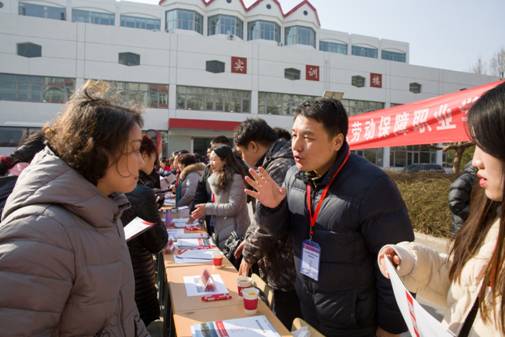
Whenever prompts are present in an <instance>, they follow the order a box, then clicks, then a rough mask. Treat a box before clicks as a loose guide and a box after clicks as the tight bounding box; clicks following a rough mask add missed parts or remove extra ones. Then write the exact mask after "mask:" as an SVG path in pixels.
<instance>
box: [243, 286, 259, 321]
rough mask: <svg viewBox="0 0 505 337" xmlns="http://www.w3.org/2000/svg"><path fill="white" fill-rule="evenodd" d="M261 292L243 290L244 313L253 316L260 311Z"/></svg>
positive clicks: (250, 289)
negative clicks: (259, 299) (259, 297)
mask: <svg viewBox="0 0 505 337" xmlns="http://www.w3.org/2000/svg"><path fill="white" fill-rule="evenodd" d="M258 296H259V290H258V289H256V288H245V289H242V297H243V298H244V311H245V312H246V314H248V315H253V314H255V313H256V311H257V310H258Z"/></svg>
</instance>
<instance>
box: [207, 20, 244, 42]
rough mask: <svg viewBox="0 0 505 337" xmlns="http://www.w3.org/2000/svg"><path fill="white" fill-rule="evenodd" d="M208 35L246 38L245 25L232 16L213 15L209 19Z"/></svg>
mask: <svg viewBox="0 0 505 337" xmlns="http://www.w3.org/2000/svg"><path fill="white" fill-rule="evenodd" d="M208 21H209V22H208V26H207V28H208V29H207V31H208V35H209V36H210V35H216V34H227V35H236V36H238V37H240V38H241V39H243V38H244V23H243V22H242V20H240V19H239V18H237V17H235V16H231V15H213V16H210V17H209V20H208Z"/></svg>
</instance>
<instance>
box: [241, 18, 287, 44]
mask: <svg viewBox="0 0 505 337" xmlns="http://www.w3.org/2000/svg"><path fill="white" fill-rule="evenodd" d="M247 39H248V40H270V41H277V42H281V27H280V26H279V25H278V24H276V23H275V22H271V21H263V20H256V21H252V22H249V23H248V24H247Z"/></svg>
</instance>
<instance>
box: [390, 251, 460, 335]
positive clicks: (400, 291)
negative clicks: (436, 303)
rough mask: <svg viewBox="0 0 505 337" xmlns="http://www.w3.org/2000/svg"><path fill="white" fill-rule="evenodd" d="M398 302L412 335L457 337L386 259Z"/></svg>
mask: <svg viewBox="0 0 505 337" xmlns="http://www.w3.org/2000/svg"><path fill="white" fill-rule="evenodd" d="M385 261H386V267H387V270H388V273H389V279H390V280H391V284H392V285H393V291H394V293H395V299H396V303H397V304H398V307H399V308H400V311H401V313H402V316H403V319H404V320H405V323H406V324H407V327H408V328H409V332H410V334H411V335H412V337H455V335H454V334H453V333H452V332H451V331H449V330H448V329H447V327H445V326H444V325H442V323H440V322H439V321H438V320H437V319H436V318H435V317H433V316H431V314H430V313H429V312H428V311H426V309H424V308H423V307H422V306H421V305H420V304H419V303H418V302H417V301H416V300H415V298H414V297H413V296H412V295H411V294H410V292H409V291H408V290H407V288H405V286H404V285H403V283H402V281H401V280H400V277H399V276H398V274H397V273H396V269H395V267H393V264H392V263H391V261H389V259H387V258H386V259H385Z"/></svg>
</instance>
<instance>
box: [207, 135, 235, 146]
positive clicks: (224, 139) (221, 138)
mask: <svg viewBox="0 0 505 337" xmlns="http://www.w3.org/2000/svg"><path fill="white" fill-rule="evenodd" d="M215 144H224V145H228V146H232V145H233V144H232V142H231V140H230V138H228V137H226V136H223V135H220V136H217V137H214V138H212V139H211V140H210V145H211V146H212V145H215Z"/></svg>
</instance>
